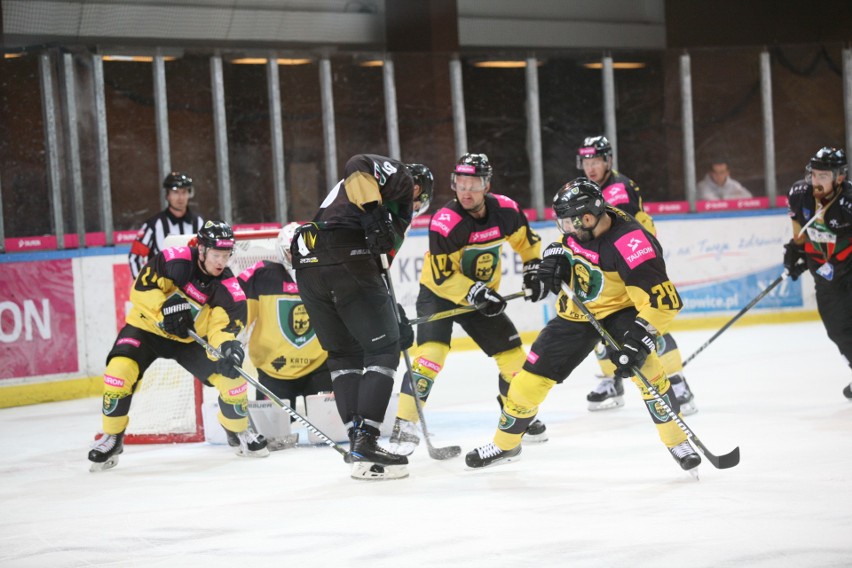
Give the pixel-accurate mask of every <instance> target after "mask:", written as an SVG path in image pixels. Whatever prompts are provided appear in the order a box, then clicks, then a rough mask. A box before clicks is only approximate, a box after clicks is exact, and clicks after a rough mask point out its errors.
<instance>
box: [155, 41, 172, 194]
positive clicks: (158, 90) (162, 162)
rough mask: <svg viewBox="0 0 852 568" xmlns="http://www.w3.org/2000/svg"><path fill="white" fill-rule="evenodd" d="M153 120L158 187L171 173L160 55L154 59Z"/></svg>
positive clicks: (163, 80) (167, 123)
mask: <svg viewBox="0 0 852 568" xmlns="http://www.w3.org/2000/svg"><path fill="white" fill-rule="evenodd" d="M152 67H153V73H154V119H155V121H156V123H157V124H156V130H157V166H158V168H159V169H160V177H159V179H158V180H157V185H158V186H159V185H160V182H162V181H163V180H164V179H166V176H167V175H168V174H169V172H170V171H172V158H171V156H172V150H171V143H170V138H169V102H168V97H167V95H166V63H165V59H163V56H162V55H157V56H155V57H154V64H153V66H152Z"/></svg>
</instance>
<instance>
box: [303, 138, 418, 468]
mask: <svg viewBox="0 0 852 568" xmlns="http://www.w3.org/2000/svg"><path fill="white" fill-rule="evenodd" d="M432 185H433V179H432V172H431V171H429V168H427V167H426V166H424V165H422V164H405V163H402V162H399V161H397V160H394V159H392V158H387V157H384V156H377V155H374V154H358V155H355V156H353V157H351V158H350V159H349V161H348V162H347V163H346V167H345V170H344V177H343V179H342V180H341V181H340V182H338V183H337V185H335V186H334V188H333V189H332V190H331V192H330V193H329V194H328V196H327V197H326V198H325V200H324V201H323V203H322V205H320V209H319V211H318V212H317V214H316V215H315V217H314V220H313V222H311V223H308V224H306V225H302V226H301V227H300V228H299V230H298V231H297V233H296V238H295V239H294V240H293V245H292V248H291V251H292V253H293V266H294V268H295V269H296V281H297V282H298V284H299V293H300V294H301V296H302V301H303V302H304V303H305V308H307V312H308V315H309V316H310V318H311V325H312V326H313V327H314V329H315V330H316V334H317V337H318V338H319V340H320V343H321V344H322V346H323V347H324V348H325V349H326V350H327V351H328V368H329V370H330V371H331V379H332V387H333V390H334V397H335V402H336V404H337V410H338V413H339V414H340V418H341V419H342V420H343V423H344V424H346V426H347V428H348V430H349V441H350V451H349V453H348V454H347V456H346V459H345V461H346V462H347V463H352V473H351V475H352V477H353V478H354V479H377V480H378V479H398V478H401V477H406V476H408V467H407V464H408V458H406V457H405V456H401V455H398V454H393V453H390V452H388V451H387V450H385V449H384V448H382V447H381V446H379V444H378V438H379V428H380V426H381V423H382V420H384V416H385V411H386V410H387V406H388V403H389V402H390V397H391V394H392V392H393V385H394V376H395V373H396V369H397V367H398V366H399V359H400V352H401V351H400V328H399V325H398V323H397V319H396V315H395V310H394V304H393V300H392V298H391V295H390V292H389V291H388V287H387V282H386V281H385V279H384V276H385V275H384V270H383V268H382V267H381V264H380V263H379V260H380V259H384V258H386V257H385V255H387V257H391V258H392V257H393V256H394V255H395V254H396V251H397V250H398V249H399V247H400V246H401V245H402V241H403V239H404V237H405V231H406V229H407V228H408V226H409V225H410V224H411V220H412V219H413V217H414V215H416V214H418V213H422V212H425V211H426V210H427V209H428V207H429V201H430V199H431V196H432ZM409 330H410V326H409Z"/></svg>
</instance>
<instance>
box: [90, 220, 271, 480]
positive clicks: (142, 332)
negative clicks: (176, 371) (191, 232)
mask: <svg viewBox="0 0 852 568" xmlns="http://www.w3.org/2000/svg"><path fill="white" fill-rule="evenodd" d="M197 239H198V245H197V246H187V247H173V248H167V249H166V250H164V251H162V252H160V253H159V254H158V255H157V256H156V257H154V259H153V260H151V261H150V262H149V263H148V264H146V265H145V266H144V267H143V268H142V271H141V272H140V273H139V276H138V277H137V278H136V281H135V283H134V284H133V289H132V290H131V292H130V301H131V302H132V304H133V307H132V309H131V310H130V312H129V313H128V314H127V318H126V323H125V325H124V327H123V328H122V329H121V331H120V332H119V334H118V338H117V339H116V340H115V343H114V344H113V347H112V350H111V351H110V352H109V355H107V367H106V371H105V373H104V394H103V431H104V433H103V434H102V435H101V436H99V437H98V439H97V440H96V442H95V445H94V446H93V447H92V450H91V451H90V452H89V461H90V462H92V465H91V468H90V469H91V471H101V470H105V469H110V468H112V467H115V466H116V464H117V463H118V456H119V454H121V453H122V451H123V450H124V431H125V429H126V428H127V424H128V422H129V416H128V413H129V411H130V402H131V401H132V399H133V393H134V392H135V390H136V388H137V387H138V381H139V380H140V379H141V377H142V375H143V374H144V373H145V370H146V369H148V367H149V366H150V365H151V363H153V362H154V360H155V359H158V358H164V359H174V360H175V361H177V362H178V363H179V364H180V365H181V366H182V367H183V368H185V369H186V370H187V371H189V372H191V373H192V374H193V375H194V376H196V377H198V378H199V380H201V381H202V382H203V383H204V384H205V385H206V386H214V387H216V389H217V390H218V391H219V416H218V418H219V423H220V424H221V425H222V426H223V427H224V428H225V431H226V432H227V434H228V442H229V444H231V445H232V446H234V447H236V448H237V455H239V456H243V457H266V456H268V455H269V450H268V449H267V448H266V440H264V439H263V437H262V436H258V435H257V434H255V433H254V432H253V431H252V430H251V429H249V423H248V417H247V416H248V414H247V402H248V397H247V394H246V392H247V384H246V381H245V380H244V379H243V378H242V377H241V376H240V375H239V373H238V372H237V371H236V369H235V367H234V366H235V365H236V366H239V365H242V362H243V358H244V357H245V354H244V351H243V348H242V345H241V344H240V342H239V341H238V340H237V335H238V334H239V333H240V331H241V330H242V329H243V327H244V325H245V321H246V300H245V294H244V293H243V290H242V288H240V285H239V282H237V278H236V277H235V276H234V275H233V273H232V272H231V270H230V269H229V268H227V264H228V260H229V259H230V257H231V254H232V253H233V250H234V233H233V231H232V230H231V227H230V225H228V224H227V223H223V222H217V221H207V222H206V223H205V224H204V226H203V227H202V228H201V230H200V231H198V236H197ZM193 328H194V329H195V332H196V333H198V335H200V336H202V337H205V338H206V339H207V341H208V342H209V343H210V344H211V345H212V346H214V347H216V348H218V349H219V351H220V352H221V353H222V354H223V358H222V359H219V360H216V361H214V360H211V359H210V358H209V357H208V356H207V353H206V351H205V349H204V348H203V347H201V346H200V345H198V344H197V343H196V342H195V341H194V340H193V339H192V338H190V337H189V335H188V330H190V329H193Z"/></svg>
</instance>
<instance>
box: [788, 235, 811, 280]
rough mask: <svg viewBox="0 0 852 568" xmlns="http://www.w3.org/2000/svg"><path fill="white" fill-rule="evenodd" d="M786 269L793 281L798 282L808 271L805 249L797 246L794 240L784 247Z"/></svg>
mask: <svg viewBox="0 0 852 568" xmlns="http://www.w3.org/2000/svg"><path fill="white" fill-rule="evenodd" d="M784 268H786V269H787V272H788V273H789V274H790V278H792V279H793V280H797V279H798V278H799V276H801V275H802V273H803V272H804V271H805V270H807V269H808V263H807V262H806V261H805V247H804V246H803V245H797V244H796V241H795V240H793V239H790V242H789V243H787V244H786V245H784Z"/></svg>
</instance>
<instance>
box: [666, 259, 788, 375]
mask: <svg viewBox="0 0 852 568" xmlns="http://www.w3.org/2000/svg"><path fill="white" fill-rule="evenodd" d="M788 276H790V273H789V272H787V271H786V270H785V271H784V273H783V274H782V275H781V276H779V277H778V278H776V279H775V280H773V281H772V283H771V284H769V286H767V287H766V288H764V289H763V291H762V292H761V293H760V294H758V295H757V296H756V297H755V298H754V300H752V301H751V302H749V303H748V305H747V306H746V307H744V308H743V309H741V310H740V311H739V313H737V315H735V316H734V317H732V318H731V320H730V321H729V322H728V323H726V324H725V325H723V326H722V329H720V330H719V331H717V332H716V333H715V334H713V337H711V338H710V339H708V340H707V341H705V342H704V345H702V346H701V347H699V348H698V349H697V350H696V351H695V353H693V354H692V355H690V356H689V357H687V358H686V361H684V362H683V366H684V367H686V364H687V363H689V362H690V361H692V360H693V359H695V356H696V355H698V354H699V353H701V352H702V351H704V349H706V348H707V346H708V345H710V344H711V343H713V342H714V341H715V340H716V338H717V337H719V336H720V335H722V332H724V331H725V330H726V329H728V328H729V327H731V326H732V325H734V323H735V322H736V321H737V320H738V319H740V318H741V317H743V315H744V314H745V313H746V312H747V311H749V310H750V309H752V308H753V307H754V306H755V304H757V303H758V302H759V301H761V300H762V299H763V298H764V297H765V296H766V295H767V294H768V293H769V292H771V291H772V289H773V288H775V287H776V286H778V285H779V284H780V283H781V282H782V281H784V280H786V278H787V277H788Z"/></svg>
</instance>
